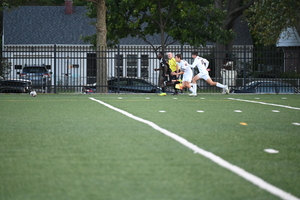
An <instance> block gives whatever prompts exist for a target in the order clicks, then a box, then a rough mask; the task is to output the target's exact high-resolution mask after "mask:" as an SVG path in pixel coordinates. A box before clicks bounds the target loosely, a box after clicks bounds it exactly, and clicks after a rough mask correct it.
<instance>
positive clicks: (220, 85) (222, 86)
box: [216, 83, 227, 89]
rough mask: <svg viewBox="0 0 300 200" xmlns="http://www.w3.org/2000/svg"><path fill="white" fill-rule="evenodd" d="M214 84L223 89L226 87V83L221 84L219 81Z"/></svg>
mask: <svg viewBox="0 0 300 200" xmlns="http://www.w3.org/2000/svg"><path fill="white" fill-rule="evenodd" d="M216 86H217V87H219V88H223V89H225V88H226V87H227V86H226V85H223V84H221V83H217V85H216Z"/></svg>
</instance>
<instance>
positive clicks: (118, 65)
mask: <svg viewBox="0 0 300 200" xmlns="http://www.w3.org/2000/svg"><path fill="white" fill-rule="evenodd" d="M117 67H118V71H117V74H118V94H119V93H120V45H118V55H117Z"/></svg>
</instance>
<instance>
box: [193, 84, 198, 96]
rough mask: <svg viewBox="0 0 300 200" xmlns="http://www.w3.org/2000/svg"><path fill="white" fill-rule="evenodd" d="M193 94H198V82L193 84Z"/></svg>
mask: <svg viewBox="0 0 300 200" xmlns="http://www.w3.org/2000/svg"><path fill="white" fill-rule="evenodd" d="M193 94H197V84H196V83H194V84H193Z"/></svg>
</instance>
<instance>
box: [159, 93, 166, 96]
mask: <svg viewBox="0 0 300 200" xmlns="http://www.w3.org/2000/svg"><path fill="white" fill-rule="evenodd" d="M158 96H167V93H165V92H162V93H160V94H159V95H158Z"/></svg>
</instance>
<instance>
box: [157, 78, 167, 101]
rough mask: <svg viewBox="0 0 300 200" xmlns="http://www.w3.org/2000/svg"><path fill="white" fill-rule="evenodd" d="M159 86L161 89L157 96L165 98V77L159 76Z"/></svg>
mask: <svg viewBox="0 0 300 200" xmlns="http://www.w3.org/2000/svg"><path fill="white" fill-rule="evenodd" d="M159 85H160V87H161V91H162V92H161V93H160V94H159V96H166V86H165V77H164V76H160V78H159Z"/></svg>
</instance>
